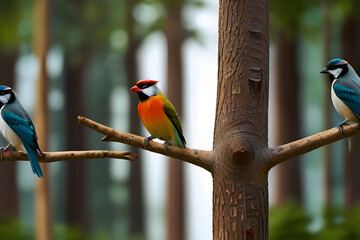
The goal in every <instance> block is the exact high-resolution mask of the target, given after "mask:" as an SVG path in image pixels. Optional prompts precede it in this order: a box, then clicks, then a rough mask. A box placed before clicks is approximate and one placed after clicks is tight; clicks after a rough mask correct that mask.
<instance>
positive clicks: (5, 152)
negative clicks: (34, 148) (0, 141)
mask: <svg viewBox="0 0 360 240" xmlns="http://www.w3.org/2000/svg"><path fill="white" fill-rule="evenodd" d="M0 151H1V154H0V159H1V160H4V157H9V156H10V153H11V152H15V151H16V150H15V147H13V146H12V145H11V144H8V145H7V146H6V147H0Z"/></svg>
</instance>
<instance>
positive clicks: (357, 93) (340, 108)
mask: <svg viewBox="0 0 360 240" xmlns="http://www.w3.org/2000/svg"><path fill="white" fill-rule="evenodd" d="M321 73H327V74H329V76H330V80H331V81H332V84H331V99H332V102H333V105H334V107H335V109H336V111H337V112H338V113H339V114H340V115H341V116H342V117H343V118H345V120H344V121H343V122H341V123H339V124H338V127H339V129H340V132H341V133H342V134H343V130H342V126H343V125H344V124H346V123H348V122H359V121H360V78H359V76H358V75H357V74H356V72H355V70H354V69H353V68H352V67H351V66H350V64H349V63H348V62H347V61H345V60H343V59H340V58H335V59H333V60H331V61H330V62H328V63H327V64H326V68H325V69H324V70H322V71H321Z"/></svg>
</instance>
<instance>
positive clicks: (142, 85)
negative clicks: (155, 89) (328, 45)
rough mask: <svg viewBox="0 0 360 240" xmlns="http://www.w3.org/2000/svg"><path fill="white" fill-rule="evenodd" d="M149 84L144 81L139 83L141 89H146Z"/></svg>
mask: <svg viewBox="0 0 360 240" xmlns="http://www.w3.org/2000/svg"><path fill="white" fill-rule="evenodd" d="M148 86H149V84H144V83H142V84H139V85H138V88H140V89H145V88H147V87H148Z"/></svg>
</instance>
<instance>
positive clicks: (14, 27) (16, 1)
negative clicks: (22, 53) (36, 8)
mask: <svg viewBox="0 0 360 240" xmlns="http://www.w3.org/2000/svg"><path fill="white" fill-rule="evenodd" d="M31 4H32V3H31V1H25V0H12V1H0V26H1V27H0V48H1V49H2V51H12V50H14V49H16V48H17V47H18V46H19V44H20V42H21V41H20V40H21V39H22V38H25V39H27V40H29V39H30V38H29V37H30V36H31V35H32V32H31V29H32V26H31V24H32V23H31V20H30V19H31V16H32V14H31V13H30V11H29V9H32V8H31V7H30V6H31ZM29 13H30V14H29ZM29 29H30V30H29Z"/></svg>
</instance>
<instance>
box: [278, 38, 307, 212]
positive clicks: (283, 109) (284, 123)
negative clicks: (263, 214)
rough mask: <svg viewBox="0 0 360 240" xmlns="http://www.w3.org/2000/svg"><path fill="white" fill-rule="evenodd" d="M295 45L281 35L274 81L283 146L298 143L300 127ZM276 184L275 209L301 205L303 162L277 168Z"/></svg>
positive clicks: (279, 142) (291, 162)
mask: <svg viewBox="0 0 360 240" xmlns="http://www.w3.org/2000/svg"><path fill="white" fill-rule="evenodd" d="M296 51H297V48H296V42H295V39H294V37H291V36H288V35H287V34H286V33H284V32H280V33H279V34H278V48H277V59H276V64H277V66H276V73H277V78H276V80H275V85H276V86H275V88H276V91H277V94H276V97H275V98H276V106H277V110H276V115H277V118H276V119H277V121H276V124H277V133H276V140H275V144H276V145H280V144H284V143H287V142H289V141H293V140H295V139H298V138H299V136H300V123H299V119H300V118H299V96H298V89H299V77H298V73H297V67H296V55H297V54H296ZM276 173H277V180H276V181H277V183H276V195H275V205H277V206H280V205H282V204H283V203H285V202H286V201H288V200H293V201H295V202H297V203H301V201H302V194H301V181H300V162H299V159H298V158H296V159H293V160H291V161H286V162H284V163H282V164H279V165H278V166H277V167H276Z"/></svg>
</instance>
